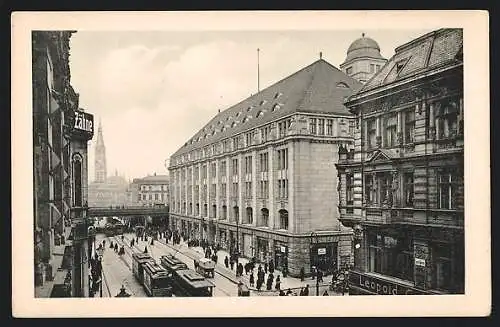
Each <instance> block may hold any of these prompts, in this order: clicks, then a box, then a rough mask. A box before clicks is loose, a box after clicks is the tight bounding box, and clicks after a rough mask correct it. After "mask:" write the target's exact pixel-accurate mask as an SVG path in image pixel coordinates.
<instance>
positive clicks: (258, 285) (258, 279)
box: [256, 278, 262, 291]
mask: <svg viewBox="0 0 500 327" xmlns="http://www.w3.org/2000/svg"><path fill="white" fill-rule="evenodd" d="M256 287H257V291H260V288H261V287H262V280H261V279H260V278H257V285H256Z"/></svg>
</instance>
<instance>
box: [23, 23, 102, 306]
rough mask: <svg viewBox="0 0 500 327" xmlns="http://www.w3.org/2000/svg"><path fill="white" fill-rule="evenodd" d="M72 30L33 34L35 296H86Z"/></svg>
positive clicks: (85, 124)
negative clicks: (71, 81) (71, 41)
mask: <svg viewBox="0 0 500 327" xmlns="http://www.w3.org/2000/svg"><path fill="white" fill-rule="evenodd" d="M72 33H73V32H70V31H53V32H49V31H47V32H33V33H32V60H33V62H32V69H33V70H32V79H33V173H34V174H33V175H34V176H33V184H34V188H33V189H34V194H33V204H34V243H35V244H34V266H35V269H34V271H35V276H34V283H35V297H87V296H88V295H89V285H88V258H89V238H88V237H89V235H88V221H87V219H86V216H87V198H88V194H87V187H86V185H87V171H88V167H87V141H88V140H90V139H91V138H92V137H93V133H94V130H93V129H94V127H93V116H92V115H91V114H89V113H87V112H85V111H84V110H83V109H81V108H79V104H78V98H79V97H78V94H77V93H75V91H74V90H73V88H72V86H71V84H70V77H71V75H70V69H69V61H68V59H69V40H70V37H71V34H72Z"/></svg>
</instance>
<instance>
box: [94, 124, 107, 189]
mask: <svg viewBox="0 0 500 327" xmlns="http://www.w3.org/2000/svg"><path fill="white" fill-rule="evenodd" d="M94 170H95V181H96V182H97V183H105V182H106V176H107V171H106V146H105V145H104V139H103V137H102V126H101V121H99V128H98V130H97V142H96V146H95V168H94Z"/></svg>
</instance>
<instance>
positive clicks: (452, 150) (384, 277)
mask: <svg viewBox="0 0 500 327" xmlns="http://www.w3.org/2000/svg"><path fill="white" fill-rule="evenodd" d="M395 52H396V53H395V55H394V56H393V57H392V58H391V59H390V60H389V62H388V63H387V64H386V65H385V66H384V67H383V68H382V69H381V70H380V71H379V72H378V73H377V74H376V75H375V76H374V77H373V78H372V79H371V80H370V81H368V82H367V83H366V84H365V85H364V86H363V88H362V89H361V90H360V91H359V92H358V93H356V94H355V95H353V96H351V97H350V98H349V99H348V101H347V103H346V106H347V107H349V110H350V111H351V112H352V113H353V114H355V115H356V124H355V128H354V136H355V141H354V146H347V147H341V150H340V151H339V152H340V154H339V157H340V160H339V163H338V165H337V168H338V171H339V209H340V215H341V216H340V220H341V221H342V223H343V224H344V225H346V226H349V227H353V228H354V232H355V244H356V245H355V247H354V257H355V261H354V270H352V271H351V272H350V273H349V279H350V291H351V293H353V294H436V293H437V294H440V293H463V292H464V281H465V280H464V180H463V178H464V167H463V160H464V130H463V124H464V106H463V59H462V56H463V36H462V30H461V29H440V30H437V31H434V32H431V33H428V34H426V35H423V36H421V37H419V38H417V39H415V40H413V41H411V42H408V43H406V44H403V45H401V46H399V47H398V48H396V50H395Z"/></svg>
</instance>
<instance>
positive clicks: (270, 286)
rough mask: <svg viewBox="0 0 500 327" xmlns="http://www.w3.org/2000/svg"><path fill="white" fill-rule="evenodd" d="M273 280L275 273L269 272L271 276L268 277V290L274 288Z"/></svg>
mask: <svg viewBox="0 0 500 327" xmlns="http://www.w3.org/2000/svg"><path fill="white" fill-rule="evenodd" d="M273 281H274V276H273V274H269V276H268V277H267V284H266V289H267V290H268V291H270V290H272V288H273Z"/></svg>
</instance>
